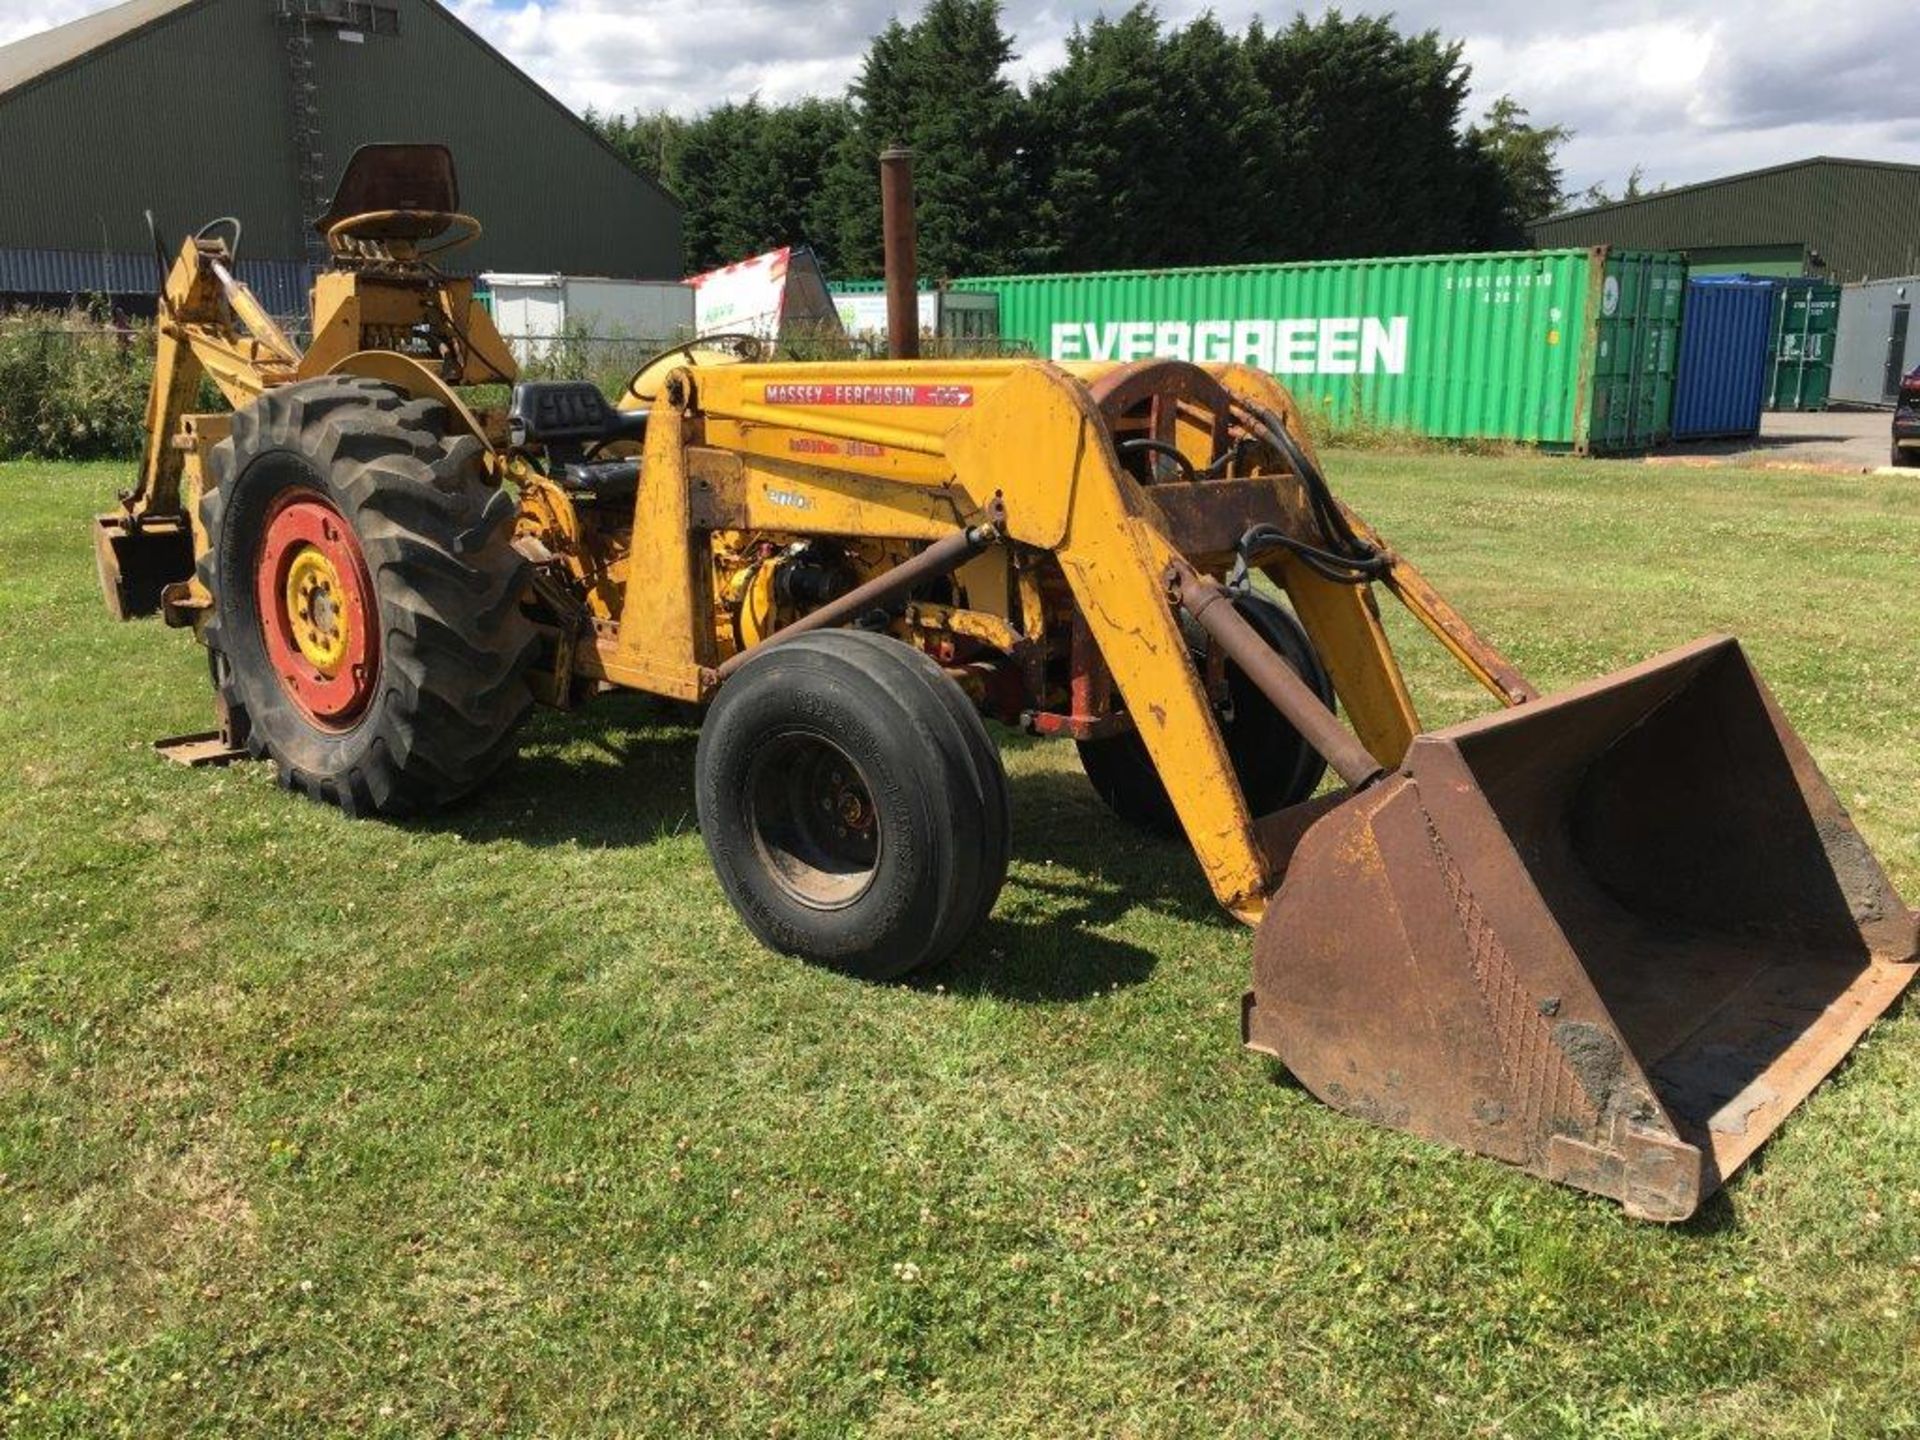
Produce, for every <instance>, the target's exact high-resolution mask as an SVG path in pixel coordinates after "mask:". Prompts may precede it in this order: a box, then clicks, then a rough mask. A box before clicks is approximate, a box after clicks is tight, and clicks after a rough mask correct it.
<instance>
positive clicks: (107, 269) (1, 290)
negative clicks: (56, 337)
mask: <svg viewBox="0 0 1920 1440" xmlns="http://www.w3.org/2000/svg"><path fill="white" fill-rule="evenodd" d="M234 272H235V274H236V275H238V276H239V278H240V281H241V283H242V284H244V285H245V286H246V287H247V288H248V289H250V290H252V291H253V293H254V294H255V295H257V296H258V297H259V299H260V303H261V304H262V305H265V306H266V307H267V312H268V313H269V314H271V315H278V316H282V317H285V316H304V315H305V314H306V313H307V290H308V288H309V287H310V286H311V285H312V284H313V272H312V271H311V270H310V269H309V268H308V267H307V266H306V265H305V264H304V263H302V262H301V261H298V260H256V259H252V258H246V257H243V258H242V259H241V260H239V261H238V262H237V263H236V264H235V266H234ZM158 288H159V272H158V270H157V268H156V267H155V263H154V257H153V256H152V255H150V254H148V255H128V254H115V253H113V252H111V251H106V252H102V251H99V250H94V251H85V250H25V249H14V248H6V247H0V298H4V297H7V296H19V295H32V296H44V297H50V298H53V299H61V298H66V299H74V300H78V299H82V298H84V297H86V296H89V295H113V296H123V297H124V296H129V295H134V296H141V297H145V296H149V295H152V294H153V293H154V291H155V290H157V289H158Z"/></svg>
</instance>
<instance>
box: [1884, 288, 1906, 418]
mask: <svg viewBox="0 0 1920 1440" xmlns="http://www.w3.org/2000/svg"><path fill="white" fill-rule="evenodd" d="M1912 312H1913V306H1911V305H1896V306H1894V307H1893V325H1892V327H1891V329H1890V330H1889V332H1888V335H1887V374H1886V382H1885V384H1884V385H1883V386H1882V388H1881V392H1880V398H1881V399H1883V400H1885V401H1886V402H1887V403H1888V404H1889V405H1891V404H1893V403H1894V401H1896V400H1898V399H1899V398H1900V380H1901V377H1902V376H1903V375H1905V374H1906V362H1907V318H1908V316H1909V315H1911V314H1912Z"/></svg>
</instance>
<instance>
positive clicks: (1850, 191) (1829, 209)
mask: <svg viewBox="0 0 1920 1440" xmlns="http://www.w3.org/2000/svg"><path fill="white" fill-rule="evenodd" d="M1528 230H1529V231H1530V233H1531V235H1532V238H1533V243H1534V244H1535V245H1536V246H1538V247H1540V248H1541V249H1554V248H1558V247H1560V246H1565V245H1616V246H1624V247H1627V248H1630V249H1649V250H1684V251H1686V252H1687V258H1688V260H1689V261H1690V262H1691V264H1692V267H1693V269H1694V271H1695V272H1696V273H1700V272H1706V273H1712V272H1715V271H1718V272H1723V273H1725V272H1733V271H1742V270H1744V271H1751V272H1752V273H1754V274H1756V275H1821V276H1824V277H1826V278H1828V279H1831V280H1840V281H1853V280H1871V279H1878V278H1880V277H1882V276H1887V275H1911V274H1914V273H1915V272H1917V271H1920V165H1890V164H1883V163H1881V162H1878V161H1873V160H1836V159H1832V158H1829V157H1826V156H1820V157H1816V158H1815V159H1812V160H1797V161H1795V162H1794V163H1792V164H1790V165H1775V166H1773V167H1771V168H1770V169H1766V170H1752V171H1749V172H1747V173H1746V174H1744V175H1729V176H1727V177H1726V178H1725V179H1724V180H1708V181H1706V182H1704V183H1702V184H1699V185H1683V186H1681V187H1679V188H1678V189H1675V190H1663V191H1661V192H1659V193H1658V194H1654V195H1642V196H1640V197H1638V198H1636V199H1633V200H1622V201H1619V202H1617V203H1615V204H1612V205H1596V206H1594V207H1593V208H1591V209H1588V210H1575V211H1571V212H1569V213H1568V214H1565V215H1555V216H1553V217H1551V218H1550V219H1546V220H1540V221H1536V222H1535V223H1534V224H1532V225H1530V226H1529V227H1528Z"/></svg>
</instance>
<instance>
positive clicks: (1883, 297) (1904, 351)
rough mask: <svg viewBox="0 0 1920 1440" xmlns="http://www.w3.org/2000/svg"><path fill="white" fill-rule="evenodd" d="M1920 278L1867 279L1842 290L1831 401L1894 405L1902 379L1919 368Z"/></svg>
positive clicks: (1913, 276) (1835, 338)
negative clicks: (1917, 308) (1918, 308)
mask: <svg viewBox="0 0 1920 1440" xmlns="http://www.w3.org/2000/svg"><path fill="white" fill-rule="evenodd" d="M1916 301H1920V275H1908V276H1905V277H1903V278H1899V279H1894V280H1868V281H1865V282H1864V283H1862V284H1859V285H1848V286H1846V287H1844V288H1843V289H1842V290H1841V291H1840V329H1839V333H1838V334H1837V335H1836V336H1835V337H1834V347H1833V387H1832V390H1831V391H1830V392H1829V396H1828V398H1829V399H1831V400H1834V401H1841V402H1844V403H1846V404H1849V405H1887V406H1891V405H1892V404H1893V402H1894V400H1895V399H1896V398H1897V397H1898V396H1899V393H1900V378H1901V377H1902V376H1903V375H1905V374H1907V373H1908V372H1909V371H1911V370H1913V369H1914V368H1915V367H1916V366H1920V317H1916V316H1915V315H1914V313H1913V309H1914V303H1915V302H1916Z"/></svg>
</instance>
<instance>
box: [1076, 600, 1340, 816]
mask: <svg viewBox="0 0 1920 1440" xmlns="http://www.w3.org/2000/svg"><path fill="white" fill-rule="evenodd" d="M1233 603H1234V608H1235V609H1237V610H1238V611H1239V612H1240V614H1241V616H1242V618H1244V619H1245V620H1246V621H1247V623H1248V624H1250V625H1252V626H1253V628H1254V629H1255V630H1257V631H1259V632H1260V636H1261V638H1262V639H1264V640H1265V641H1266V642H1267V643H1268V644H1269V645H1271V646H1273V648H1274V649H1275V650H1277V651H1279V652H1280V654H1281V656H1282V657H1283V658H1284V659H1285V660H1286V662H1287V663H1288V664H1289V665H1291V666H1292V667H1293V669H1294V672H1295V673H1296V674H1298V675H1299V676H1300V678H1301V679H1303V680H1305V681H1306V682H1307V684H1309V685H1310V686H1312V687H1313V690H1314V693H1315V694H1317V695H1318V696H1319V697H1320V698H1321V699H1322V700H1323V701H1325V702H1326V703H1327V705H1328V706H1329V707H1331V706H1332V705H1333V703H1334V696H1333V682H1332V681H1331V680H1330V679H1328V677H1327V672H1326V668H1325V667H1324V666H1322V665H1321V663H1320V657H1319V656H1317V655H1315V654H1314V652H1313V642H1312V641H1310V640H1309V639H1308V638H1307V632H1306V631H1305V630H1303V629H1302V628H1301V627H1300V622H1299V621H1298V620H1296V619H1294V617H1293V614H1292V612H1291V611H1289V610H1287V609H1285V608H1284V607H1283V606H1281V605H1278V604H1276V603H1275V602H1273V601H1272V600H1269V599H1267V598H1266V596H1264V595H1252V594H1240V595H1236V596H1235V597H1234V602H1233ZM1185 628H1186V630H1187V635H1188V644H1189V646H1190V647H1191V649H1192V653H1193V659H1194V663H1195V665H1202V664H1204V663H1205V659H1206V635H1205V633H1204V632H1202V631H1201V630H1200V628H1199V627H1198V626H1197V625H1193V624H1191V623H1189V624H1188V625H1187V626H1186V627H1185ZM1227 695H1228V699H1229V700H1230V702H1231V704H1232V714H1231V715H1230V716H1223V717H1221V721H1220V734H1221V737H1222V739H1224V740H1225V741H1226V746H1227V757H1228V759H1230V760H1231V761H1232V762H1233V773H1234V774H1235V775H1236V776H1238V777H1239V780H1240V788H1241V789H1242V790H1243V791H1245V792H1246V797H1247V808H1248V809H1249V810H1250V811H1251V812H1252V813H1253V814H1254V815H1255V816H1256V817H1258V816H1261V815H1266V814H1269V813H1270V812H1272V811H1275V810H1279V809H1282V808H1284V807H1285V806H1288V805H1295V804H1298V803H1299V802H1300V801H1302V800H1305V799H1307V798H1308V797H1309V796H1311V795H1312V794H1313V792H1314V790H1315V789H1317V788H1318V787H1319V784H1320V779H1321V777H1322V776H1323V775H1325V774H1326V773H1327V762H1326V761H1325V760H1323V759H1322V758H1321V757H1320V754H1319V752H1318V751H1316V750H1315V749H1314V748H1313V747H1312V746H1311V745H1309V744H1307V742H1306V741H1304V740H1302V739H1301V738H1300V733H1299V731H1297V730H1295V729H1294V728H1293V725H1292V724H1291V723H1290V722H1289V721H1288V720H1287V718H1286V716H1284V715H1282V714H1281V713H1280V712H1279V711H1278V710H1276V709H1274V708H1273V702H1272V701H1270V700H1268V699H1267V697H1266V696H1265V695H1263V694H1261V693H1260V691H1259V689H1258V688H1257V687H1256V686H1255V685H1254V684H1253V682H1252V681H1251V680H1249V679H1248V678H1247V677H1246V674H1245V672H1243V671H1242V670H1241V669H1240V667H1239V666H1238V665H1235V664H1233V663H1232V662H1231V661H1229V662H1228V664H1227ZM1077 743H1078V744H1079V747H1080V766H1081V768H1082V769H1083V770H1085V771H1086V775H1087V779H1088V780H1089V781H1090V782H1091V783H1092V785H1093V788H1094V791H1095V793H1097V794H1098V795H1099V796H1100V798H1101V800H1103V801H1104V802H1105V803H1106V806H1107V808H1108V809H1109V810H1111V811H1113V813H1114V814H1116V815H1118V816H1119V817H1120V818H1121V819H1122V820H1125V821H1126V822H1127V823H1128V824H1130V825H1137V826H1139V827H1140V828H1141V829H1143V830H1148V831H1151V832H1153V833H1154V834H1156V835H1169V836H1177V835H1179V833H1180V820H1179V817H1178V816H1177V815H1175V814H1174V810H1173V801H1172V800H1171V799H1170V798H1169V797H1168V795H1167V789H1166V786H1164V785H1162V784H1161V783H1160V772H1159V771H1158V770H1157V769H1155V768H1154V764H1153V761H1152V759H1151V758H1150V757H1149V756H1148V754H1147V747H1146V744H1145V742H1144V741H1142V740H1141V738H1140V733H1139V732H1138V731H1137V730H1128V731H1126V732H1125V733H1123V734H1119V735H1110V736H1107V737H1105V738H1104V739H1100V740H1081V741H1079V742H1077Z"/></svg>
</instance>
